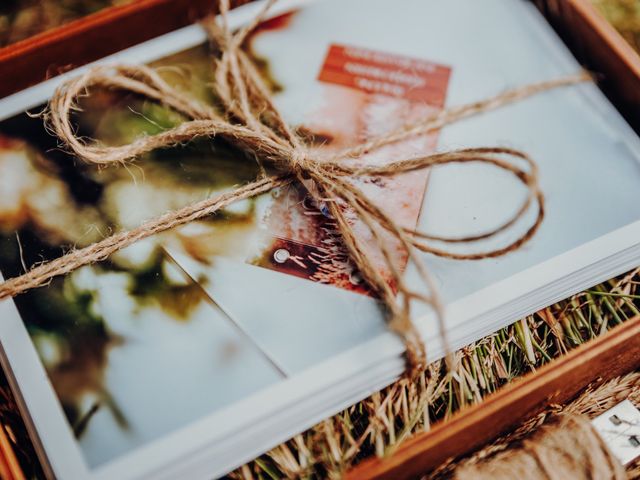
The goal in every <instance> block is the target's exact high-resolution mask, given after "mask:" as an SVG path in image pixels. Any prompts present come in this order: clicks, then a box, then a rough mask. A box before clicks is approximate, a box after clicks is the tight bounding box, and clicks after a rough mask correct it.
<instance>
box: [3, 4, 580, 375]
mask: <svg viewBox="0 0 640 480" xmlns="http://www.w3.org/2000/svg"><path fill="white" fill-rule="evenodd" d="M273 3H274V0H270V1H268V2H266V5H265V7H264V9H263V10H262V11H261V12H260V14H259V15H257V16H256V17H255V18H254V19H253V21H252V22H251V23H250V24H248V25H247V26H245V27H244V28H242V29H240V30H239V31H238V32H236V33H233V32H232V31H231V29H230V28H229V25H228V23H227V13H228V11H229V2H228V0H221V1H220V2H219V6H220V15H219V17H218V18H219V21H216V20H214V19H212V20H211V21H207V22H206V23H204V26H205V28H206V30H207V32H208V34H209V38H210V40H211V43H212V46H213V47H214V51H215V50H217V51H218V52H220V53H219V56H217V57H216V58H214V59H213V62H214V67H215V76H214V82H213V85H212V88H213V91H214V93H215V96H216V98H217V99H218V101H219V103H220V106H221V108H220V109H215V108H213V107H210V106H208V105H203V104H201V103H199V102H197V101H195V100H194V99H192V98H190V97H188V96H187V95H185V94H184V93H182V92H180V91H178V90H176V89H174V88H173V87H171V86H170V85H168V84H167V83H166V82H165V81H164V80H163V79H162V78H161V77H160V76H159V75H158V73H157V72H155V71H154V70H153V69H150V68H148V67H145V66H124V65H116V66H111V67H95V68H92V69H90V70H89V71H88V72H87V73H85V74H84V75H83V76H81V77H79V78H77V79H74V80H71V81H69V82H67V83H65V84H64V85H62V86H61V87H60V88H59V89H58V90H57V91H56V92H55V94H54V95H53V97H52V99H51V102H50V108H49V111H48V113H47V114H46V119H47V121H48V123H49V126H50V128H51V129H52V131H53V132H54V133H55V134H56V135H57V136H58V137H59V138H60V139H61V140H62V142H64V144H65V145H66V146H67V147H68V148H69V149H70V150H71V151H72V152H73V153H74V154H75V155H76V156H77V157H78V158H80V159H82V160H84V161H86V162H89V163H92V164H96V165H112V164H123V163H125V162H128V161H132V160H134V159H136V158H137V157H139V156H140V155H143V154H145V153H147V152H150V151H152V150H154V149H157V148H164V147H169V146H173V145H178V144H182V143H185V142H188V141H191V140H193V139H195V138H197V137H211V138H213V137H219V138H224V139H225V140H227V141H228V142H230V143H232V144H234V145H235V146H237V147H238V148H240V149H241V150H243V151H244V152H246V153H247V154H249V155H251V156H253V157H254V158H256V159H257V160H258V162H259V163H260V165H261V166H264V167H266V168H268V170H269V172H270V173H266V170H265V171H264V173H263V175H261V176H260V177H259V178H257V179H256V180H255V181H253V182H251V183H248V184H246V185H243V186H241V187H239V188H236V189H234V190H232V191H229V192H226V193H223V194H220V195H217V196H214V197H211V198H208V199H206V200H203V201H201V202H198V203H195V204H192V205H189V206H187V207H184V208H182V209H180V210H176V211H172V212H168V213H165V214H164V215H161V216H160V217H157V218H155V219H152V220H149V221H147V222H145V223H144V224H142V225H140V226H139V227H137V228H135V229H133V230H130V231H125V232H121V233H117V234H115V235H113V236H110V237H108V238H106V239H104V240H102V241H100V242H98V243H95V244H93V245H90V246H88V247H85V248H82V249H79V250H72V251H70V252H69V253H67V254H65V255H63V256H62V257H60V258H58V259H56V260H52V261H50V262H47V263H44V264H41V265H39V266H37V267H35V268H33V269H31V270H30V271H29V272H27V273H25V274H23V275H21V276H19V277H15V278H12V279H10V280H7V281H5V282H4V283H2V284H0V300H1V299H3V298H8V297H14V296H16V295H18V294H20V293H22V292H25V291H27V290H29V289H32V288H36V287H39V286H42V285H44V284H46V283H47V282H49V281H50V280H51V279H52V278H53V277H56V276H58V275H64V274H66V273H69V272H71V271H73V270H75V269H77V268H79V267H81V266H84V265H88V264H92V263H94V262H98V261H101V260H104V259H106V258H107V257H108V256H109V255H111V254H112V253H114V252H116V251H118V250H120V249H122V248H125V247H127V246H129V245H131V244H133V243H135V242H137V241H138V240H141V239H143V238H146V237H149V236H152V235H155V234H157V233H160V232H163V231H166V230H169V229H171V228H174V227H177V226H180V225H183V224H186V223H188V222H191V221H194V220H197V219H199V218H202V217H205V216H208V215H211V214H213V213H215V212H217V211H219V210H220V209H223V208H225V207H227V206H229V205H231V204H232V203H234V202H237V201H240V200H244V199H247V198H250V197H253V196H256V195H259V194H261V193H265V192H268V191H270V190H272V189H273V188H276V187H281V186H284V185H287V184H291V183H292V182H297V183H299V184H300V185H301V186H302V187H303V188H305V189H306V190H307V191H308V193H309V194H310V195H312V196H313V198H314V199H315V200H316V202H317V203H322V204H323V205H326V207H327V208H328V211H329V213H330V215H331V216H332V217H333V219H334V220H335V223H336V225H337V229H338V231H339V233H340V235H341V237H342V241H343V244H344V247H345V248H346V249H347V251H348V254H349V257H350V260H351V261H352V262H353V264H354V266H355V267H356V268H357V270H358V271H359V273H360V275H361V276H362V278H363V279H364V281H365V282H366V284H367V285H368V286H369V288H370V289H371V290H372V292H373V293H375V294H376V295H377V296H378V298H379V299H380V300H381V302H382V303H383V304H384V306H385V307H386V309H387V311H388V316H389V319H390V326H391V327H392V328H393V329H394V330H395V331H396V332H398V333H399V334H400V335H402V337H403V338H404V340H405V343H406V345H407V358H408V361H409V364H410V365H411V366H412V367H414V368H415V369H419V368H421V367H422V366H423V363H424V361H425V351H424V345H423V342H422V341H421V339H420V337H419V334H418V332H417V331H416V329H415V327H414V325H413V323H412V322H411V304H412V302H413V301H421V302H424V303H426V304H428V305H430V306H431V307H432V308H433V309H434V311H435V313H436V315H437V317H438V320H439V325H440V334H441V335H442V337H443V340H444V341H445V344H447V342H446V336H445V328H444V325H443V313H442V305H441V303H440V301H439V297H438V295H437V291H436V289H435V287H434V285H433V282H432V280H431V278H430V276H429V274H428V272H427V269H426V267H425V266H424V264H423V262H422V260H421V259H420V257H419V255H418V253H417V251H422V252H427V253H430V254H433V255H437V256H441V257H445V258H451V259H460V260H477V259H483V258H491V257H497V256H500V255H503V254H505V253H508V252H511V251H513V250H516V249H517V248H519V247H520V246H521V245H522V244H524V243H525V242H526V241H527V240H529V239H530V238H531V237H532V236H533V235H534V234H535V232H536V230H537V229H538V227H539V226H540V223H541V222H542V219H543V217H544V198H543V195H542V193H541V191H540V188H539V185H538V172H537V168H536V165H535V163H534V162H533V161H532V160H531V159H530V158H529V156H528V155H527V154H526V153H524V152H521V151H518V150H514V149H510V148H500V147H491V148H470V149H463V150H453V151H448V152H442V153H435V154H431V155H426V156H416V157H412V158H407V159H401V160H395V161H392V162H389V163H386V164H384V165H367V164H366V163H363V162H358V160H359V159H361V157H362V156H363V155H365V154H367V153H370V152H373V151H375V150H378V149H380V148H381V147H384V146H386V145H390V144H394V143H397V142H401V141H403V140H406V139H408V138H410V137H414V136H416V135H424V134H426V133H429V132H432V131H434V130H437V129H439V128H441V127H443V126H445V125H448V124H451V123H454V122H457V121H459V120H461V119H463V118H466V117H469V116H472V115H476V114H479V113H482V112H486V111H488V110H493V109H496V108H499V107H501V106H502V105H505V104H507V103H512V102H515V101H518V100H520V99H523V98H526V97H529V96H532V95H534V94H537V93H539V92H543V91H546V90H549V89H552V88H556V87H560V86H564V85H571V84H575V83H579V82H583V81H586V80H589V76H588V75H587V74H586V73H580V74H578V75H574V76H570V77H564V78H560V79H556V80H552V81H549V82H542V83H538V84H532V85H528V86H525V87H523V88H518V89H515V90H511V91H507V92H505V93H502V94H500V95H498V96H496V97H493V98H489V99H487V100H483V101H480V102H477V103H472V104H469V105H464V106H461V107H455V108H450V109H447V110H444V111H442V112H440V113H438V114H437V115H435V116H432V117H429V118H425V119H423V120H421V121H419V122H416V123H412V124H411V125H407V126H406V127H404V128H402V129H400V130H397V131H394V132H391V133H389V134H386V135H382V136H380V137H376V138H373V139H371V140H369V141H367V142H365V143H363V144H360V145H357V146H355V147H353V148H350V149H347V150H345V151H343V152H341V153H339V154H336V155H330V156H320V155H319V154H318V153H312V152H311V151H310V149H308V148H307V146H306V145H305V140H304V139H303V138H302V137H301V136H300V135H299V134H298V133H297V132H296V131H295V130H294V129H292V128H291V127H290V126H289V125H288V124H287V123H286V122H285V120H284V118H283V117H282V115H281V114H280V112H279V111H278V109H277V108H276V107H275V105H274V103H273V101H272V98H271V94H270V92H269V90H268V89H267V87H266V86H265V85H264V83H263V81H262V79H261V78H260V75H259V74H258V72H257V70H256V68H255V66H254V65H253V63H252V62H251V60H250V59H249V57H248V55H247V54H246V53H245V52H244V51H243V50H242V44H243V42H244V40H245V39H246V37H247V35H248V34H249V33H250V32H251V31H252V30H253V29H254V28H255V27H256V26H257V25H258V23H259V22H260V21H261V20H262V19H263V18H264V15H265V13H266V12H267V10H268V8H269V7H270V6H271V5H272V4H273ZM95 87H100V88H107V89H114V90H122V91H125V92H131V93H134V94H137V95H140V96H142V97H144V98H147V99H150V100H153V101H156V102H158V103H160V104H163V105H165V106H167V107H169V108H172V109H173V110H175V111H176V112H179V113H180V114H182V115H183V116H184V117H186V118H187V119H188V120H187V121H185V122H184V123H182V124H180V125H179V126H177V127H175V128H172V129H169V130H166V131H164V132H161V133H159V134H156V135H152V136H143V137H140V138H138V139H137V140H135V141H133V142H132V143H130V144H128V145H122V146H104V145H100V144H98V143H97V142H95V141H91V140H86V139H83V138H80V137H78V136H77V135H76V133H75V130H74V127H73V125H72V122H71V118H70V117H71V113H72V112H73V110H74V108H75V105H76V102H77V100H78V98H79V97H80V96H82V95H85V93H86V91H87V90H88V89H90V88H95ZM477 162H480V163H484V164H488V165H491V166H493V167H496V168H499V169H502V170H505V171H507V172H509V173H510V174H512V175H513V177H514V178H515V179H517V180H518V181H520V182H521V183H522V185H523V186H524V187H525V188H526V189H527V190H528V195H527V198H526V199H525V201H524V202H523V203H522V205H521V206H520V207H519V208H518V209H517V211H516V212H515V213H514V214H513V216H512V217H511V218H509V219H508V220H507V221H505V222H504V223H503V224H501V225H499V226H497V227H496V228H494V229H492V230H491V231H488V232H486V233H483V234H480V235H473V236H468V237H464V238H446V237H440V236H435V235H429V234H426V233H422V232H418V231H413V230H410V229H406V228H403V227H402V226H400V225H399V224H398V223H397V222H396V221H394V219H393V218H392V217H391V216H390V215H389V214H388V213H387V212H385V211H383V210H382V209H381V208H379V207H378V206H377V205H376V204H375V203H374V202H372V201H371V200H370V199H369V198H368V197H367V196H366V195H365V194H364V193H363V192H362V191H361V190H360V189H359V188H357V187H356V186H355V185H354V184H353V183H352V182H350V181H349V179H350V178H353V177H374V176H393V175H398V174H402V173H405V172H410V171H415V170H422V169H425V168H429V167H433V166H436V165H445V164H452V163H463V164H467V163H477ZM533 204H536V206H537V215H536V218H535V220H534V221H533V223H532V224H531V226H530V227H529V228H528V229H527V230H526V231H525V232H524V233H523V234H522V235H521V236H520V237H518V238H517V239H516V240H514V241H512V242H511V243H509V244H508V245H505V246H503V247H500V248H497V249H494V250H490V251H485V252H478V253H456V252H455V251H449V250H446V249H442V248H439V247H436V246H434V245H432V241H437V242H439V243H442V244H447V243H473V242H478V241H480V240H485V239H488V238H490V237H493V236H495V235H497V234H498V233H501V232H503V231H505V230H507V229H509V228H510V227H511V226H513V225H514V224H515V223H516V222H518V221H519V220H520V219H521V218H522V217H523V216H524V215H525V213H526V212H527V211H528V210H529V208H530V207H531V206H532V205H533ZM353 216H355V217H357V218H358V219H359V220H360V221H361V222H362V223H363V224H364V225H365V226H366V227H367V229H368V230H369V231H370V233H371V236H372V238H373V239H374V240H375V246H374V247H375V248H377V249H378V250H379V253H380V254H382V257H383V258H384V261H385V264H386V266H387V267H388V270H389V271H390V272H391V276H392V284H390V283H389V282H388V281H387V280H386V279H385V278H384V277H383V275H382V274H381V273H380V271H379V270H378V269H377V268H376V267H375V266H374V264H373V263H372V261H371V260H370V258H369V252H368V251H367V249H366V248H365V247H364V246H363V244H362V242H361V241H360V240H359V239H358V238H357V237H356V235H355V233H354V229H353V224H352V220H351V217H353ZM388 235H391V237H392V238H395V239H396V240H397V241H398V242H399V244H400V245H401V247H402V249H404V250H405V251H406V253H407V255H408V261H409V262H411V263H413V264H414V265H415V267H416V270H417V272H418V274H419V275H420V277H421V278H422V280H423V281H424V285H422V287H426V291H425V292H422V291H419V290H416V289H415V288H413V287H412V286H410V285H408V284H407V282H406V281H405V280H404V278H403V275H402V271H401V270H400V269H399V268H398V266H397V265H396V264H395V263H394V262H393V261H392V254H391V251H390V248H389V245H388V240H385V238H384V236H387V237H388Z"/></svg>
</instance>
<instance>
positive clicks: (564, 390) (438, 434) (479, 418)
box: [346, 316, 640, 480]
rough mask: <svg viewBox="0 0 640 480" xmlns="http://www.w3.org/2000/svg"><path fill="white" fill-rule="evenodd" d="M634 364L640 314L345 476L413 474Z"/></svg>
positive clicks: (638, 364)
mask: <svg viewBox="0 0 640 480" xmlns="http://www.w3.org/2000/svg"><path fill="white" fill-rule="evenodd" d="M638 368H640V316H638V317H635V318H634V319H631V320H629V321H627V322H625V323H624V324H623V325H620V326H618V327H616V328H614V329H613V330H612V331H610V332H609V333H608V334H606V335H604V336H602V337H600V338H598V339H596V340H593V341H591V342H589V343H587V344H585V345H583V346H581V347H578V348H576V349H575V350H573V351H572V352H569V353H568V354H567V355H566V356H565V357H563V358H561V359H558V360H555V361H554V362H552V363H550V364H548V365H545V366H544V367H542V368H541V369H540V370H538V371H537V372H535V373H532V374H529V375H527V376H525V377H523V378H522V379H521V380H518V381H515V382H514V383H512V384H510V385H507V386H505V387H504V388H503V389H502V390H500V391H499V392H497V393H495V394H493V395H491V396H489V397H488V398H487V399H486V400H485V401H483V402H482V403H481V404H479V405H475V406H473V407H470V408H468V409H466V410H463V411H461V412H460V413H458V414H456V415H454V416H453V417H452V418H451V419H450V420H448V421H446V422H442V423H440V424H437V425H435V426H434V427H433V429H432V430H431V431H429V432H425V433H422V434H418V435H416V436H415V437H413V438H412V439H410V440H408V441H407V442H406V443H404V444H403V445H401V446H400V447H399V449H398V450H396V452H395V453H394V454H393V455H392V456H390V457H388V458H384V459H379V458H373V459H369V460H365V461H364V462H363V463H361V464H360V465H358V466H356V467H355V468H354V469H352V470H351V471H350V472H348V473H347V475H346V478H347V479H394V480H400V479H408V478H416V477H418V476H420V475H421V474H424V473H425V472H428V471H430V470H432V469H434V468H435V467H437V466H439V465H440V464H442V463H443V462H445V461H446V460H448V459H450V458H453V457H459V456H462V455H465V454H468V453H471V452H472V451H474V450H476V449H477V448H479V447H481V446H483V445H485V444H486V443H487V442H489V441H491V440H493V439H494V438H496V437H498V436H500V435H501V434H503V433H505V432H508V431H510V430H512V429H513V428H514V427H515V426H517V425H519V424H521V423H522V422H523V421H524V420H526V419H528V418H531V417H532V416H534V415H535V414H537V413H539V412H540V411H542V410H543V409H544V408H545V407H547V406H548V405H550V404H553V403H564V402H566V401H568V400H570V399H571V398H573V397H575V396H576V394H578V393H579V392H580V391H581V390H582V389H584V387H585V386H586V385H588V384H590V383H593V382H603V381H606V380H609V379H611V378H614V377H616V376H619V375H623V374H625V373H628V372H631V371H633V370H636V369H638Z"/></svg>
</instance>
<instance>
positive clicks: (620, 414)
mask: <svg viewBox="0 0 640 480" xmlns="http://www.w3.org/2000/svg"><path fill="white" fill-rule="evenodd" d="M591 424H592V425H593V426H594V427H595V429H596V431H597V432H598V433H599V434H600V436H601V437H602V439H603V440H604V441H605V442H606V444H607V446H608V447H609V448H610V449H611V451H612V452H613V454H614V455H615V456H616V457H617V458H618V460H620V462H621V463H622V464H623V465H627V464H629V463H631V462H632V461H633V460H634V459H635V458H637V457H638V456H640V410H638V409H637V408H636V407H635V406H634V405H633V403H631V402H630V401H629V400H625V401H623V402H621V403H619V404H617V405H616V406H615V407H613V408H610V409H609V410H607V411H606V412H604V413H603V414H602V415H600V416H598V417H596V418H594V419H593V420H592V421H591Z"/></svg>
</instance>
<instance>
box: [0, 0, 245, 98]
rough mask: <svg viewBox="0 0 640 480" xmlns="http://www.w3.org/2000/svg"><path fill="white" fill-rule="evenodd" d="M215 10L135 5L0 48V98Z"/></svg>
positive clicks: (188, 4) (178, 0)
mask: <svg viewBox="0 0 640 480" xmlns="http://www.w3.org/2000/svg"><path fill="white" fill-rule="evenodd" d="M231 3H232V4H233V5H234V6H237V5H240V4H242V3H247V0H235V1H232V2H231ZM215 5H216V3H215V2H214V1H213V0H138V1H135V2H133V3H130V4H127V5H121V6H117V7H110V8H106V9H104V10H101V11H99V12H97V13H95V14H92V15H89V16H87V17H84V18H79V19H77V20H74V21H72V22H69V23H67V24H65V25H63V26H61V27H58V28H55V29H52V30H50V31H47V32H43V33H40V34H38V35H34V36H33V37H31V38H28V39H26V40H23V41H20V42H16V43H14V44H11V45H8V46H6V47H4V48H0V97H4V96H6V95H9V94H11V93H14V92H17V91H19V90H22V89H24V88H26V87H28V86H30V85H34V84H36V83H39V82H41V81H43V80H45V79H47V78H50V77H53V76H56V75H58V74H59V73H61V72H63V71H67V70H69V69H71V68H74V67H78V66H81V65H84V64H86V63H90V62H92V61H94V60H97V59H99V58H102V57H105V56H107V55H111V54H112V53H115V52H118V51H120V50H123V49H125V48H128V47H130V46H132V45H136V44H138V43H141V42H144V41H146V40H149V39H152V38H155V37H157V36H160V35H162V34H165V33H167V32H170V31H172V30H176V29H178V28H180V27H184V26H186V25H189V24H191V23H193V22H195V21H197V20H198V19H199V18H202V17H203V16H204V15H206V14H207V13H208V12H212V11H213V10H214V7H215Z"/></svg>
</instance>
